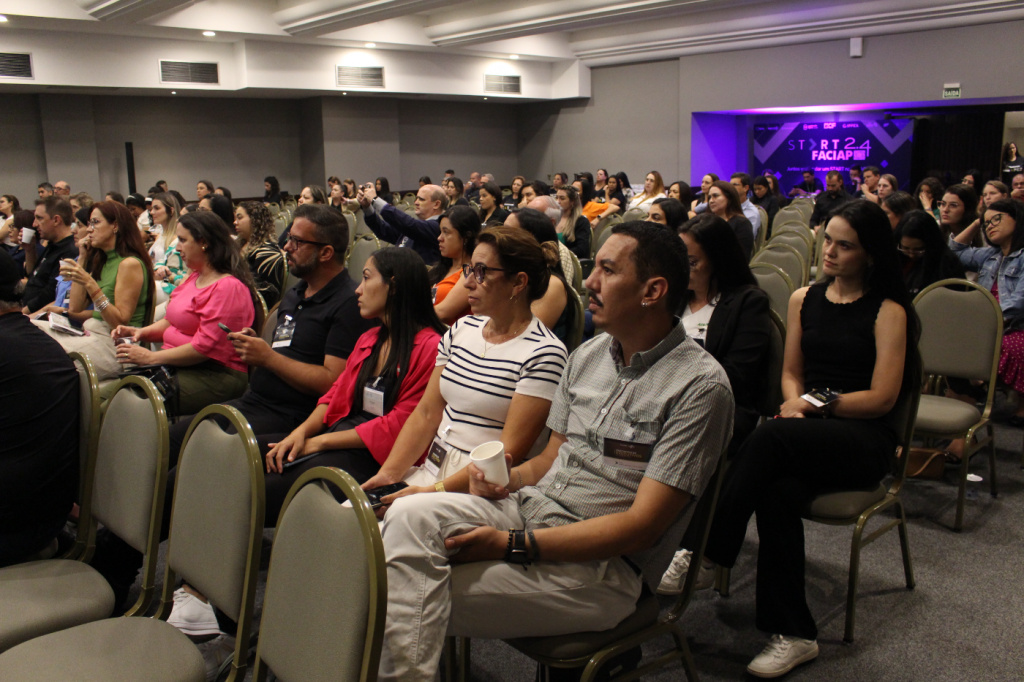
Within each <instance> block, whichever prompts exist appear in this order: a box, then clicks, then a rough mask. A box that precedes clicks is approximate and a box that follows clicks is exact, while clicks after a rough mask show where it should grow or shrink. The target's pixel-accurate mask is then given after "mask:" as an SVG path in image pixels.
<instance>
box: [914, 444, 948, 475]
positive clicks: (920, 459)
mask: <svg viewBox="0 0 1024 682" xmlns="http://www.w3.org/2000/svg"><path fill="white" fill-rule="evenodd" d="M945 473H946V453H945V451H943V450H937V449H935V448H910V458H909V459H908V460H907V476H908V477H909V478H928V479H933V480H938V479H941V478H942V477H943V476H944V475H945Z"/></svg>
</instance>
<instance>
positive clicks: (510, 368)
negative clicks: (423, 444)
mask: <svg viewBox="0 0 1024 682" xmlns="http://www.w3.org/2000/svg"><path fill="white" fill-rule="evenodd" d="M487 320H488V318H486V317H481V316H477V315H469V316H467V317H464V318H462V319H460V320H459V321H457V322H456V323H455V324H454V325H453V326H452V328H451V329H449V330H448V332H447V333H446V334H445V335H444V336H443V337H441V342H440V343H439V344H438V346H437V362H436V366H437V367H444V370H443V371H442V372H441V397H443V398H444V400H445V402H446V403H447V405H446V406H445V408H444V416H443V417H442V418H441V424H440V426H438V429H437V435H438V436H439V437H440V438H441V440H443V441H444V442H445V443H447V444H448V445H449V446H452V447H456V448H458V449H460V450H464V451H467V452H468V451H469V450H472V449H473V448H475V447H476V446H477V445H480V444H481V443H486V442H487V441H490V440H500V439H501V430H502V428H504V426H505V417H506V416H507V415H508V408H509V404H510V403H511V402H512V396H513V395H514V394H516V393H519V394H522V395H528V396H532V397H535V398H543V399H545V400H551V399H552V397H553V396H554V395H555V390H556V389H557V388H558V381H559V379H561V377H562V371H563V370H564V369H565V359H566V352H565V346H564V345H563V344H562V342H561V341H559V340H558V337H556V336H555V335H554V334H553V333H552V332H551V331H550V330H549V329H548V328H547V327H545V326H544V324H543V323H542V322H541V321H540V320H538V319H537V318H536V317H534V318H533V320H531V321H530V324H529V325H527V327H526V330H525V331H524V332H523V333H522V334H520V335H519V336H517V337H515V338H513V339H510V340H509V341H506V342H504V343H500V344H497V345H494V344H491V343H485V342H484V337H483V328H484V324H486V322H487Z"/></svg>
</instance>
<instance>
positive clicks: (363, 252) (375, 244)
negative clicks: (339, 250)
mask: <svg viewBox="0 0 1024 682" xmlns="http://www.w3.org/2000/svg"><path fill="white" fill-rule="evenodd" d="M378 249H380V241H378V240H377V238H376V237H374V236H373V235H370V236H369V237H365V236H364V237H360V238H359V239H357V240H356V241H355V242H354V243H353V244H352V248H351V249H350V250H349V252H348V258H346V259H345V267H346V268H348V276H349V279H351V280H352V281H353V282H355V283H356V284H357V285H358V284H359V283H360V282H362V281H363V266H364V265H366V261H367V259H368V258H369V257H370V256H371V255H373V253H374V252H375V251H377V250H378Z"/></svg>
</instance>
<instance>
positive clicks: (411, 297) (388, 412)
mask: <svg viewBox="0 0 1024 682" xmlns="http://www.w3.org/2000/svg"><path fill="white" fill-rule="evenodd" d="M356 293H357V294H359V314H360V315H362V316H363V317H364V318H366V319H379V320H380V321H381V324H380V326H379V327H376V328H374V329H371V330H369V331H368V332H366V333H365V334H363V335H362V336H361V337H359V340H358V341H357V342H356V346H355V348H354V349H353V350H352V353H351V354H350V355H349V357H348V361H347V363H346V365H345V370H344V371H343V372H342V373H341V375H340V376H338V379H337V380H336V381H335V382H334V385H333V386H331V389H330V390H329V391H328V392H327V394H326V395H324V396H323V397H322V398H320V402H319V404H318V405H317V407H316V409H315V410H313V413H312V414H311V415H309V418H308V419H306V421H304V422H303V423H302V424H300V425H299V426H298V428H296V429H295V430H294V431H292V432H291V433H290V434H288V435H286V436H285V435H284V434H277V435H269V436H257V438H258V440H259V441H260V444H261V446H262V447H263V449H264V450H265V451H266V448H267V447H269V451H266V466H267V477H266V479H265V480H266V489H267V513H266V518H267V522H268V523H269V524H274V523H276V522H277V512H278V511H279V510H280V508H281V504H283V502H284V498H285V496H286V495H287V494H288V490H289V489H290V488H291V486H292V483H294V482H295V481H296V480H297V479H298V477H299V475H301V474H302V472H304V471H306V470H307V469H310V468H312V467H317V466H332V467H338V468H340V469H344V470H345V471H347V472H348V473H350V474H352V476H353V477H354V478H355V479H356V480H357V481H359V482H360V483H362V482H363V481H365V480H367V479H369V478H370V477H371V476H373V475H374V474H375V473H377V471H378V470H379V469H380V465H381V464H382V463H383V462H384V460H386V459H387V457H388V454H389V453H390V452H391V447H392V445H394V442H395V438H396V437H397V436H398V432H399V431H401V430H402V425H403V424H405V420H406V419H407V418H408V417H409V415H410V414H411V413H412V411H413V409H414V408H415V407H416V404H417V403H418V402H419V400H420V398H421V397H422V396H423V391H424V390H425V389H426V387H427V382H428V381H429V380H430V375H431V373H432V372H433V371H434V359H435V357H436V355H437V344H438V341H440V338H441V332H443V331H444V325H442V324H441V321H440V320H439V319H438V318H437V314H436V313H435V312H434V306H433V305H432V303H431V300H430V285H429V283H428V282H427V269H426V267H424V264H423V260H422V259H421V258H420V256H419V255H418V254H417V253H416V252H415V251H413V250H412V249H399V248H396V247H388V248H386V249H381V250H380V251H377V252H376V253H374V254H373V256H371V257H370V258H369V259H368V260H367V262H366V265H365V266H363V279H362V284H360V285H359V288H358V289H357V290H356Z"/></svg>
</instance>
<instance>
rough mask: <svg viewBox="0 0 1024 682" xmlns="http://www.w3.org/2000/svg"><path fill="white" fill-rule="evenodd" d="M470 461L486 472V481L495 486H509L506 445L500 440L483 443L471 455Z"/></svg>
mask: <svg viewBox="0 0 1024 682" xmlns="http://www.w3.org/2000/svg"><path fill="white" fill-rule="evenodd" d="M469 459H470V460H471V461H472V462H473V464H475V465H476V466H477V468H478V469H480V471H482V472H484V479H486V481H487V482H488V483H493V484H494V485H501V486H506V485H508V466H507V465H506V464H505V444H504V443H502V442H501V441H500V440H492V441H489V442H487V443H482V444H480V445H478V446H476V447H475V448H473V451H472V452H470V453H469Z"/></svg>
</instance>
